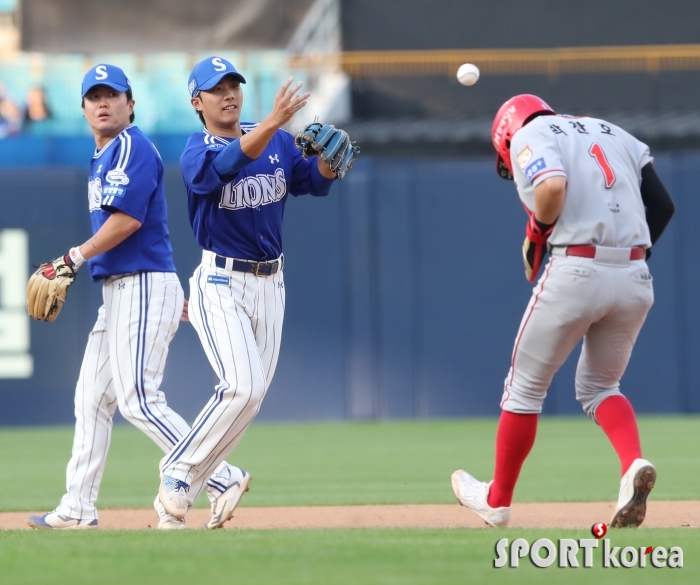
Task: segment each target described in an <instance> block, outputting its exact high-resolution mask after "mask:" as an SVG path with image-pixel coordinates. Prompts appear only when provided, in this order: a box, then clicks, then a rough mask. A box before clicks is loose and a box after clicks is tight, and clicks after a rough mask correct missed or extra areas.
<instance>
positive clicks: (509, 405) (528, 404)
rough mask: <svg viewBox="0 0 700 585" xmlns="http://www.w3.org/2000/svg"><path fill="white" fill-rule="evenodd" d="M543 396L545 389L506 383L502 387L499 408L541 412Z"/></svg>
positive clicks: (545, 394)
mask: <svg viewBox="0 0 700 585" xmlns="http://www.w3.org/2000/svg"><path fill="white" fill-rule="evenodd" d="M545 396H547V391H546V390H541V389H539V388H536V389H533V388H523V387H519V386H516V385H514V384H506V386H505V388H504V389H503V398H502V399H501V408H502V409H503V410H507V411H509V412H517V413H540V412H542V404H543V403H544V399H545Z"/></svg>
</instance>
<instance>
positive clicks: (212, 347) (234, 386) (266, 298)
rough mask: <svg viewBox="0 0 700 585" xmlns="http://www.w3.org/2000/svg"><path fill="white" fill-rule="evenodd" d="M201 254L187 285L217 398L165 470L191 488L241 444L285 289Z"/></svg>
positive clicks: (257, 399)
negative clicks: (215, 382)
mask: <svg viewBox="0 0 700 585" xmlns="http://www.w3.org/2000/svg"><path fill="white" fill-rule="evenodd" d="M214 259H215V255H214V254H213V253H212V252H208V251H204V253H203V255H202V263H201V264H200V265H199V267H197V269H196V270H195V272H194V274H193V276H192V278H191V279H190V304H189V316H190V322H191V323H192V325H193V326H194V328H195V329H196V330H197V333H198V334H199V339H200V340H201V342H202V346H203V347H204V351H205V352H206V354H207V357H208V358H209V363H210V364H211V365H212V367H213V368H214V371H215V372H216V373H217V375H218V376H219V384H218V385H217V386H216V389H215V393H214V395H213V396H212V397H211V399H210V400H209V402H208V403H207V405H206V406H205V407H204V409H203V410H202V412H200V413H199V416H198V417H197V420H195V422H194V424H193V425H192V430H191V431H190V432H189V433H188V434H187V435H186V436H184V437H183V438H182V439H181V440H180V442H179V443H178V444H177V445H176V446H175V447H174V448H173V450H172V451H171V452H170V454H169V455H168V458H167V459H166V461H165V462H164V465H163V468H162V471H163V473H164V474H165V475H171V476H173V477H175V478H177V479H179V480H181V481H184V482H186V483H188V484H190V486H191V487H190V497H196V495H197V494H196V492H195V493H194V494H193V493H192V492H193V491H194V490H195V482H196V481H197V480H200V481H201V477H207V476H208V475H209V474H210V473H211V472H212V471H213V470H214V469H215V468H216V467H217V466H218V465H219V463H220V462H221V461H223V460H224V458H225V457H226V456H227V455H228V454H229V453H230V452H231V451H232V450H233V449H234V447H235V446H236V445H237V444H238V441H240V439H241V437H242V436H243V433H244V432H245V430H246V428H247V427H248V425H249V424H250V423H251V422H252V420H253V418H255V415H256V414H257V413H258V411H259V410H260V405H261V403H262V400H263V398H264V397H265V393H266V392H267V388H268V387H269V385H270V382H271V381H272V376H273V375H274V373H275V368H276V367H277V358H278V356H279V350H280V342H281V339H282V323H283V320H284V304H285V290H284V277H283V273H282V271H280V272H277V273H276V274H273V275H271V276H255V275H254V274H252V273H244V272H233V271H228V270H225V269H223V268H218V267H217V266H216V265H215V263H214Z"/></svg>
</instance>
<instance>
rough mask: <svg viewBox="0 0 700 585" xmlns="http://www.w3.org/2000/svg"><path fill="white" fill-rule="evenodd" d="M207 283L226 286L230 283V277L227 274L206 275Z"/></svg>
mask: <svg viewBox="0 0 700 585" xmlns="http://www.w3.org/2000/svg"><path fill="white" fill-rule="evenodd" d="M207 283H208V284H225V285H226V286H228V285H229V284H231V278H230V277H228V276H221V275H220V274H210V275H209V276H207Z"/></svg>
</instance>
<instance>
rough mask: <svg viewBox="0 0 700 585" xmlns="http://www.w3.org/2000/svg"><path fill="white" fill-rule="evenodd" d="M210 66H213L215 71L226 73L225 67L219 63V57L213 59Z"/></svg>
mask: <svg viewBox="0 0 700 585" xmlns="http://www.w3.org/2000/svg"><path fill="white" fill-rule="evenodd" d="M211 64H212V65H213V66H214V69H215V70H216V71H226V65H225V64H223V63H222V62H221V58H220V57H214V58H213V59H212V60H211Z"/></svg>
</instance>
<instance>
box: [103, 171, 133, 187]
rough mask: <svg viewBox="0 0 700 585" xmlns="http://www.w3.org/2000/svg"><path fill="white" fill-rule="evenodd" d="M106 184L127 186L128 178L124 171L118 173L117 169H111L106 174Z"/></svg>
mask: <svg viewBox="0 0 700 585" xmlns="http://www.w3.org/2000/svg"><path fill="white" fill-rule="evenodd" d="M105 179H106V180H107V182H108V183H111V184H112V185H128V184H129V177H128V176H127V174H126V173H125V172H124V171H120V170H118V169H112V170H111V171H109V172H108V173H107V176H106V177H105Z"/></svg>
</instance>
